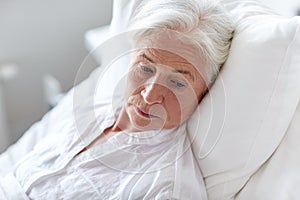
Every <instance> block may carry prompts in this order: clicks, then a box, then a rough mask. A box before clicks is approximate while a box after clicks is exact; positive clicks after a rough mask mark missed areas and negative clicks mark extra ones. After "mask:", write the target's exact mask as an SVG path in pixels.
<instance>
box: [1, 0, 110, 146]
mask: <svg viewBox="0 0 300 200" xmlns="http://www.w3.org/2000/svg"><path fill="white" fill-rule="evenodd" d="M111 9H112V1H111V0H75V1H74V0H51V1H40V0H27V1H23V0H1V1H0V65H1V64H3V63H16V64H18V66H19V73H18V76H17V77H16V78H14V79H13V80H10V81H8V82H6V83H5V84H4V85H3V93H4V100H5V108H6V111H7V121H8V129H9V132H10V135H9V139H10V141H11V142H13V141H15V140H16V139H17V138H18V137H19V136H20V135H21V134H23V132H24V131H25V130H26V129H28V127H29V126H30V125H31V124H32V123H33V122H34V121H37V120H39V119H40V118H41V117H42V116H43V114H44V113H45V112H46V110H47V109H46V105H45V102H44V101H43V90H42V76H43V75H45V74H48V73H49V74H52V75H53V76H54V77H56V78H57V79H58V80H59V81H60V82H61V83H62V87H63V89H64V91H67V90H68V89H69V88H71V87H72V86H73V82H74V77H75V75H76V72H77V70H78V68H79V66H80V64H81V62H82V61H83V59H84V57H85V56H86V54H87V51H86V49H85V46H84V33H85V32H86V31H87V30H89V29H92V28H95V27H98V26H101V25H103V24H108V23H109V22H110V19H111ZM90 64H91V65H90V70H87V71H91V70H92V69H93V68H94V67H95V63H90ZM87 74H88V73H87ZM0 135H1V134H0ZM0 140H1V138H0Z"/></svg>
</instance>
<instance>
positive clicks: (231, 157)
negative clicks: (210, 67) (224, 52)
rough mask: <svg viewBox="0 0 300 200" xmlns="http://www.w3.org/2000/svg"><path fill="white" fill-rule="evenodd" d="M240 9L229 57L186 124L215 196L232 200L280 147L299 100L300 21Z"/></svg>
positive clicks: (236, 11)
mask: <svg viewBox="0 0 300 200" xmlns="http://www.w3.org/2000/svg"><path fill="white" fill-rule="evenodd" d="M227 2H228V1H227ZM241 5H242V6H245V7H242V8H243V9H241V6H237V7H233V8H232V13H233V14H234V16H235V19H238V24H237V29H236V33H235V35H234V39H233V41H232V47H231V52H230V55H229V58H228V60H227V62H226V63H225V65H224V66H223V69H222V71H221V73H220V76H219V77H218V79H217V80H216V82H215V84H214V85H213V87H212V88H211V90H210V93H209V94H208V95H207V96H206V97H205V98H204V99H203V101H202V102H201V104H200V105H199V107H198V109H197V111H196V112H195V113H194V115H193V116H192V118H191V119H190V120H189V123H188V132H189V134H190V136H191V138H192V139H193V145H192V147H193V150H194V153H195V154H196V156H197V158H198V161H199V165H200V167H201V170H202V172H203V176H204V178H205V183H206V186H207V192H208V197H209V199H216V200H217V199H231V198H234V196H235V195H236V194H237V193H238V191H239V190H240V189H241V188H242V187H243V185H244V184H245V183H246V182H247V180H248V179H249V178H250V176H251V175H252V174H253V173H254V172H255V171H256V170H257V169H258V168H259V167H260V166H261V165H262V164H263V163H264V162H265V161H266V160H267V159H268V158H269V157H270V156H271V155H272V153H273V152H274V151H275V149H276V148H277V146H278V145H279V143H280V142H281V140H282V138H283V136H284V134H285V132H286V130H287V128H288V125H289V123H290V121H291V119H292V116H293V114H294V112H295V110H296V106H297V103H298V101H299V97H300V67H299V66H300V57H299V56H300V32H299V29H300V17H294V18H292V19H285V18H283V17H279V16H276V15H271V14H269V12H268V10H266V11H265V13H263V10H262V7H260V10H259V11H258V12H257V13H256V14H254V12H253V11H254V10H253V8H254V7H253V5H254V3H252V2H249V4H248V5H247V4H245V3H244V4H241ZM256 5H257V4H256ZM247 6H249V7H248V8H249V9H248V10H247ZM239 11H241V13H239ZM244 12H246V14H245V13H244ZM247 12H248V13H247ZM241 16H242V17H241Z"/></svg>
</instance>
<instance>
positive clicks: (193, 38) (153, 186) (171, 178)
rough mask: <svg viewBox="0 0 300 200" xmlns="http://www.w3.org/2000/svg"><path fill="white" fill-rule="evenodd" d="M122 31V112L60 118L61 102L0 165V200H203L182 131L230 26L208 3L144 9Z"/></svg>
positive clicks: (167, 1)
mask: <svg viewBox="0 0 300 200" xmlns="http://www.w3.org/2000/svg"><path fill="white" fill-rule="evenodd" d="M129 30H130V34H129V35H131V37H132V41H133V45H134V51H133V53H132V57H131V64H130V68H129V72H128V76H127V87H126V91H125V95H124V103H123V104H122V107H121V108H120V109H119V110H118V111H117V112H116V113H114V112H113V109H112V106H111V104H106V103H98V104H96V105H92V106H91V101H86V103H84V104H82V105H80V106H79V107H76V108H74V110H70V112H63V113H62V112H60V111H61V110H63V106H67V105H68V104H72V102H70V100H71V99H72V98H69V97H65V99H64V100H63V101H62V102H61V103H60V104H59V105H58V106H57V107H56V108H54V109H53V110H52V111H51V112H50V113H48V114H47V115H46V116H45V117H44V118H43V120H42V122H40V123H38V124H36V125H35V126H34V127H33V128H32V129H34V131H31V134H30V135H28V134H25V135H24V136H23V138H21V139H20V141H19V142H18V143H16V144H15V145H13V146H12V147H10V148H9V149H8V150H7V151H6V152H5V153H3V154H2V155H1V157H0V164H1V163H4V162H9V163H11V167H10V168H8V169H0V172H1V173H2V175H3V178H2V179H1V181H0V197H1V199H5V198H7V199H183V200H188V199H191V200H194V199H206V198H207V197H206V190H205V185H204V182H203V180H202V176H201V170H200V168H199V166H197V164H196V162H195V159H194V156H193V153H192V150H191V148H190V142H189V139H188V137H187V135H186V134H185V122H186V120H187V119H188V118H189V116H190V115H191V114H192V113H193V111H194V109H195V108H196V106H197V105H198V103H199V102H200V101H201V98H202V97H203V95H204V94H205V93H206V91H207V90H208V88H209V86H210V85H211V84H212V83H213V81H214V79H215V77H216V75H217V73H218V70H219V68H220V66H221V65H222V64H223V63H224V61H225V59H226V57H227V55H228V52H229V46H230V40H231V37H232V32H233V26H232V23H231V20H230V18H229V17H228V16H227V14H226V12H225V11H224V10H223V9H222V7H221V6H220V5H218V4H216V3H213V2H209V1H204V0H203V1H196V0H164V1H159V0H148V1H145V2H144V3H142V4H141V5H140V6H139V8H138V9H137V11H136V13H135V15H134V17H133V18H132V20H131V23H130V27H129ZM68 96H72V92H70V93H69V94H68ZM73 113H76V116H75V118H76V119H75V120H73V119H74V116H73ZM91 113H92V115H91ZM90 116H93V117H90ZM41 123H42V124H43V126H45V125H46V126H48V129H47V133H44V132H43V131H44V129H43V127H42V126H41ZM49 127H50V128H49ZM32 132H34V133H32ZM33 134H35V135H34V136H33ZM29 140H34V143H33V144H34V145H32V146H30V147H29V146H28V145H27V146H26V141H29ZM31 143H32V142H31ZM20 151H22V153H21V154H23V155H24V156H22V158H16V157H14V156H15V155H17V153H18V152H20ZM0 167H1V166H0Z"/></svg>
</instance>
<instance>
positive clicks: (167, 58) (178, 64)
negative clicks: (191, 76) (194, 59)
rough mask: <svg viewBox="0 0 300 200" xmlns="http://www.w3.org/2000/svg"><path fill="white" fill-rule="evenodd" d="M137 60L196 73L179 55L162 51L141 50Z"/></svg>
mask: <svg viewBox="0 0 300 200" xmlns="http://www.w3.org/2000/svg"><path fill="white" fill-rule="evenodd" d="M138 58H140V59H144V60H147V61H149V62H151V63H154V64H158V65H163V66H167V67H170V68H173V69H175V70H185V71H190V72H191V73H196V71H197V70H196V68H195V67H194V66H193V65H192V64H191V63H190V62H188V61H187V60H186V59H184V58H183V57H181V56H180V55H177V54H175V53H173V52H170V51H166V50H162V49H154V48H145V49H142V50H140V51H139V52H138Z"/></svg>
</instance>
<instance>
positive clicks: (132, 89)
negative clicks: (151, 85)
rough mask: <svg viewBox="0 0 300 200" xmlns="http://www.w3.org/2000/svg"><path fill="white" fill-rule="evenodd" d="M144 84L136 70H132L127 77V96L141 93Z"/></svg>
mask: <svg viewBox="0 0 300 200" xmlns="http://www.w3.org/2000/svg"><path fill="white" fill-rule="evenodd" d="M143 84H144V80H143V79H142V78H141V77H139V76H138V75H137V74H136V72H135V71H134V70H130V71H129V72H128V76H127V87H126V96H127V97H129V96H131V95H134V94H137V93H139V92H140V90H141V86H142V85H143Z"/></svg>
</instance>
